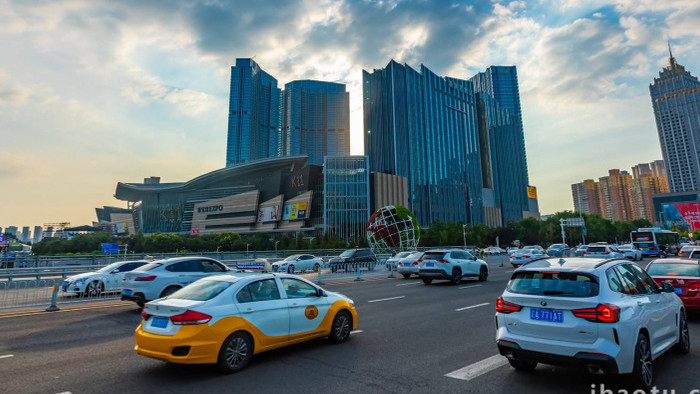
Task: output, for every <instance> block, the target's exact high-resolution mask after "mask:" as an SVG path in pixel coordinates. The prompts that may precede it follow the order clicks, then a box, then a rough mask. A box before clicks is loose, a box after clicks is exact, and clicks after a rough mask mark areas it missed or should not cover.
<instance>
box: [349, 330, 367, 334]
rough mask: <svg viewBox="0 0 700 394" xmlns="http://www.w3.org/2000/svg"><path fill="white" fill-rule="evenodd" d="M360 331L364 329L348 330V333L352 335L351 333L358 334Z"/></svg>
mask: <svg viewBox="0 0 700 394" xmlns="http://www.w3.org/2000/svg"><path fill="white" fill-rule="evenodd" d="M361 332H364V331H362V330H355V331H350V335H352V334H359V333H361Z"/></svg>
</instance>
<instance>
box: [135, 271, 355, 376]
mask: <svg viewBox="0 0 700 394" xmlns="http://www.w3.org/2000/svg"><path fill="white" fill-rule="evenodd" d="M239 275H240V274H239ZM141 315H142V317H143V320H142V322H141V324H140V325H139V326H138V328H137V329H136V334H135V338H136V346H135V350H136V353H138V354H140V355H142V356H146V357H151V358H155V359H158V360H164V361H169V362H172V363H181V364H218V366H219V367H220V368H221V369H222V370H224V371H225V372H237V371H240V370H241V369H243V368H244V367H245V366H246V365H247V364H248V363H249V362H250V359H251V357H252V356H253V355H254V354H258V353H261V352H264V351H267V350H272V349H276V348H280V347H283V346H287V345H292V344H295V343H299V342H303V341H307V340H310V339H314V338H319V337H329V339H330V340H331V341H332V342H334V343H342V342H345V341H347V340H348V338H349V337H350V332H351V331H352V330H355V329H357V311H356V310H355V305H354V303H353V301H352V300H351V299H350V298H348V297H346V296H344V295H342V294H338V293H332V292H329V291H326V290H324V289H322V288H320V287H319V286H317V285H315V284H313V283H311V282H309V281H307V280H305V279H303V278H300V277H297V276H295V275H288V274H255V275H249V276H235V275H215V276H210V277H207V278H203V279H200V280H198V281H196V282H194V283H192V284H191V285H189V286H186V287H184V288H182V289H180V290H178V291H177V292H175V293H173V294H171V295H170V296H168V297H165V298H161V299H158V300H155V301H151V302H149V303H147V304H146V305H145V306H144V308H143V310H142V312H141Z"/></svg>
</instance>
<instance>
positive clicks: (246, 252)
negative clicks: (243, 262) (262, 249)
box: [245, 244, 250, 259]
mask: <svg viewBox="0 0 700 394" xmlns="http://www.w3.org/2000/svg"><path fill="white" fill-rule="evenodd" d="M249 246H250V244H245V258H246V259H247V258H249V255H248V247H249Z"/></svg>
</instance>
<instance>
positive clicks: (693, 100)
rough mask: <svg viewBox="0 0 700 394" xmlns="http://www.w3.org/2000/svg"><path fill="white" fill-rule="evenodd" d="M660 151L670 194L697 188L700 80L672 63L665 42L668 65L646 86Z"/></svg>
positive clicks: (672, 60) (699, 175)
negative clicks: (652, 109)
mask: <svg viewBox="0 0 700 394" xmlns="http://www.w3.org/2000/svg"><path fill="white" fill-rule="evenodd" d="M649 92H650V93H651V103H652V106H653V108H654V117H655V119H656V129H657V131H658V134H659V143H660V144H661V153H662V154H663V158H664V161H665V163H666V172H667V176H668V186H669V189H670V192H671V193H680V192H690V191H698V190H699V189H700V82H698V78H697V77H695V76H693V75H691V74H690V72H689V71H686V69H685V67H683V66H682V65H680V64H678V63H677V62H676V58H674V57H673V52H672V51H671V42H670V41H669V42H668V66H667V67H664V68H663V69H662V70H661V72H659V77H658V78H654V82H653V83H652V84H650V85H649Z"/></svg>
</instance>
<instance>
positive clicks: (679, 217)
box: [664, 202, 700, 230]
mask: <svg viewBox="0 0 700 394" xmlns="http://www.w3.org/2000/svg"><path fill="white" fill-rule="evenodd" d="M664 219H665V220H666V227H668V228H671V226H674V227H676V228H678V229H679V230H700V202H686V203H676V204H664Z"/></svg>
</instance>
